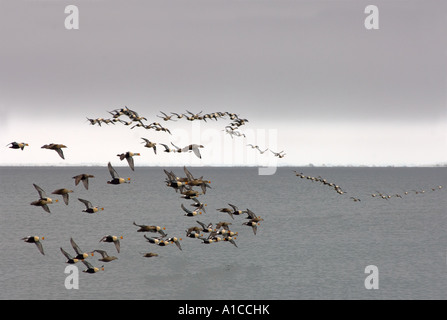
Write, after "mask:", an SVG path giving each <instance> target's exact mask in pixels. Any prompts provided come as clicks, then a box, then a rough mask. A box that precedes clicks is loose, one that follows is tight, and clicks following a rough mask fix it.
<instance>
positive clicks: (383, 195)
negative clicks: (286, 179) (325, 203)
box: [293, 170, 442, 202]
mask: <svg viewBox="0 0 447 320" xmlns="http://www.w3.org/2000/svg"><path fill="white" fill-rule="evenodd" d="M293 172H294V173H295V175H296V176H297V177H300V178H301V179H307V180H310V181H312V182H321V183H322V184H323V185H327V186H329V187H331V188H333V189H334V190H335V191H336V192H337V193H338V194H346V193H347V192H346V191H343V190H342V189H341V187H340V186H338V185H337V184H335V183H333V182H329V181H327V180H326V179H323V178H322V177H321V176H318V177H314V176H307V175H304V174H303V173H302V172H297V171H296V170H293ZM430 189H431V190H432V191H436V190H441V189H442V186H436V187H432V188H430ZM412 192H414V193H415V194H423V193H425V190H424V189H422V190H411V191H404V192H403V195H404V196H405V195H408V194H410V193H412ZM371 196H372V197H373V198H379V199H385V200H389V199H391V198H402V195H401V194H399V193H395V194H391V195H390V194H386V193H383V192H379V191H376V192H375V193H372V194H371ZM349 199H351V200H353V201H354V202H360V201H361V199H360V198H358V197H354V196H351V197H349Z"/></svg>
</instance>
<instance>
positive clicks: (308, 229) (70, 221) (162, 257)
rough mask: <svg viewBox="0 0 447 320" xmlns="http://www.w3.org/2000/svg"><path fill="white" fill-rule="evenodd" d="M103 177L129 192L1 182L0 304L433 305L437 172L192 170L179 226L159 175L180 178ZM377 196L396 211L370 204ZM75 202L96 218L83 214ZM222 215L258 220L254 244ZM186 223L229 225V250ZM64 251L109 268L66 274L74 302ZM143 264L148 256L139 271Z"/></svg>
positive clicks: (175, 205)
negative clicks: (89, 207)
mask: <svg viewBox="0 0 447 320" xmlns="http://www.w3.org/2000/svg"><path fill="white" fill-rule="evenodd" d="M115 169H116V170H117V171H118V173H119V175H120V176H122V177H130V178H131V183H130V184H123V185H108V184H107V183H106V181H107V180H109V179H110V175H109V172H108V170H107V167H2V168H0V177H1V192H0V199H1V201H0V217H1V221H0V231H1V232H0V234H1V241H0V249H1V252H2V256H1V260H0V288H1V289H0V298H1V299H89V300H91V299H166V300H177V299H187V300H201V299H215V300H220V299H240V300H245V299H256V300H266V299H269V300H270V299H274V300H276V299H278V300H279V299H285V300H289V299H293V300H301V299H445V298H446V292H447V291H446V290H445V288H446V287H447V212H446V208H447V200H446V192H447V176H446V170H447V169H446V168H338V167H337V168H318V167H303V168H278V170H277V172H276V173H275V174H274V175H270V176H262V175H258V169H257V168H209V167H208V168H205V167H192V168H189V170H190V171H191V173H192V174H193V175H194V176H195V177H200V176H203V177H204V178H205V179H208V180H210V181H211V183H210V185H211V187H212V188H211V189H208V190H207V192H206V194H204V195H201V196H200V197H199V199H200V200H201V201H202V202H205V203H206V204H207V206H206V212H205V213H202V214H201V215H199V216H196V217H187V216H184V212H183V211H182V209H181V208H180V205H181V204H182V203H183V204H185V206H186V207H189V208H192V207H190V204H191V203H192V201H191V200H186V199H182V198H181V197H180V194H179V193H176V192H175V190H174V189H172V188H169V187H167V186H166V184H165V182H164V180H165V177H166V175H165V174H164V172H163V169H167V170H173V171H174V173H176V175H177V176H184V173H183V168H179V167H176V168H159V167H136V168H135V171H134V172H133V171H131V170H130V168H129V167H126V166H123V167H116V168H115ZM294 170H296V171H298V172H302V173H303V174H304V175H309V176H315V177H318V176H321V177H322V178H325V179H327V180H328V181H329V182H333V183H335V184H337V185H339V186H340V187H341V188H342V190H344V191H346V193H345V194H343V195H340V194H338V193H337V192H335V190H334V189H333V188H331V187H329V186H326V185H323V184H322V183H320V182H313V181H311V180H308V179H301V178H299V177H297V176H296V175H295V173H294V172H293V171H294ZM80 173H90V174H93V175H94V176H95V178H93V179H91V180H90V187H89V190H86V189H84V187H83V185H82V184H79V185H78V186H75V185H74V180H73V179H72V177H73V176H75V175H77V174H80ZM33 183H35V184H37V185H39V186H40V187H42V188H43V189H44V190H45V191H46V192H47V194H48V195H50V194H51V192H52V191H53V190H55V189H58V188H69V189H72V190H73V191H74V192H73V193H71V194H70V202H69V204H68V205H65V204H64V202H63V201H62V197H61V196H58V195H52V196H53V198H56V199H59V201H58V202H57V203H54V204H51V205H49V206H50V210H51V214H49V213H46V212H45V211H44V210H43V209H42V208H39V207H34V206H31V205H30V203H31V202H32V201H34V200H36V199H37V198H38V194H37V192H36V190H35V189H34V187H33V185H32V184H33ZM438 186H444V188H442V189H439V188H438ZM432 188H434V189H435V190H434V191H433V190H432ZM422 190H424V191H425V192H418V193H416V192H415V191H422ZM405 191H408V192H409V193H408V194H407V195H405V194H404V192H405ZM377 192H381V193H384V194H389V195H395V194H400V195H402V198H399V197H392V198H390V199H388V200H385V199H382V198H380V197H372V196H371V194H373V193H377ZM50 197H51V195H50ZM350 197H356V198H359V199H361V201H353V200H352V199H351V198H350ZM77 198H82V199H87V200H90V201H91V202H92V203H93V205H98V206H100V207H104V208H105V209H104V211H101V212H100V213H97V214H87V213H84V212H82V210H83V209H84V208H85V207H84V205H83V204H82V203H81V202H79V201H78V200H77ZM228 203H232V204H235V205H236V206H238V207H239V209H242V210H244V209H246V208H249V209H251V210H252V211H254V212H255V213H256V214H257V215H259V216H261V217H262V218H264V221H262V222H261V223H260V225H259V226H258V232H257V234H256V235H255V234H254V233H253V232H252V230H251V228H250V227H247V226H244V225H242V223H243V222H244V221H247V220H246V219H245V215H244V216H235V217H234V219H232V218H231V217H230V216H229V215H228V214H226V213H221V212H218V211H217V210H216V209H217V208H222V207H228ZM196 220H199V221H202V222H204V223H206V224H208V223H210V222H212V223H217V222H219V221H227V222H231V223H232V225H231V230H232V231H234V232H238V236H237V238H236V243H237V245H238V247H235V246H233V245H232V244H230V243H228V242H219V243H214V244H203V243H202V241H201V240H199V239H190V238H186V237H185V230H186V229H187V228H189V227H192V226H196V225H197V226H198V224H197V223H196ZM134 221H135V222H136V223H137V224H146V225H159V226H163V227H165V228H166V233H167V234H168V236H176V237H181V238H182V241H181V246H182V249H183V250H179V249H178V248H177V247H176V246H175V245H170V246H166V247H159V246H157V245H154V244H151V243H149V242H147V241H146V240H145V239H144V237H143V233H140V232H137V229H138V227H136V226H134V225H133V222H134ZM108 234H112V235H117V236H122V237H123V239H122V240H120V242H121V252H120V253H117V251H116V249H115V247H114V245H113V244H112V243H104V242H99V240H100V239H101V238H102V237H103V236H104V235H108ZM144 234H146V235H147V236H155V234H152V233H144ZM29 235H38V236H40V237H42V236H43V237H45V240H42V244H43V247H44V250H45V255H41V254H40V253H39V251H38V250H37V248H36V246H35V245H34V244H28V243H25V242H23V241H22V240H21V238H23V237H25V236H29ZM70 237H73V239H74V240H75V241H76V242H77V244H78V245H79V246H80V247H81V249H82V250H84V251H91V250H94V249H102V250H106V251H107V252H108V253H109V254H110V255H115V256H117V257H118V259H117V260H115V261H112V262H109V263H103V262H101V261H98V258H99V257H98V256H99V254H95V256H93V257H89V258H88V261H90V262H91V263H92V264H93V265H94V266H96V267H101V266H102V265H104V271H100V272H98V273H95V274H87V273H83V272H81V271H82V270H84V269H85V266H84V265H83V264H82V263H78V264H76V265H75V266H77V267H78V269H79V288H78V289H67V288H66V287H65V281H66V278H67V276H69V274H67V273H65V268H66V266H67V264H66V263H65V261H66V258H65V257H64V256H63V255H62V253H61V252H60V250H59V248H60V247H63V248H64V249H65V250H66V251H68V252H70V253H72V254H73V253H74V251H73V249H72V247H71V245H70ZM145 252H156V253H158V254H159V256H158V257H152V258H145V257H143V256H142V255H143V253H145ZM370 265H374V266H376V267H377V269H378V278H377V279H378V284H379V287H378V289H367V288H366V287H365V279H366V278H367V277H368V276H369V274H367V273H365V268H366V267H367V266H370Z"/></svg>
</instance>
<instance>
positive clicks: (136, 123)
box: [87, 106, 286, 159]
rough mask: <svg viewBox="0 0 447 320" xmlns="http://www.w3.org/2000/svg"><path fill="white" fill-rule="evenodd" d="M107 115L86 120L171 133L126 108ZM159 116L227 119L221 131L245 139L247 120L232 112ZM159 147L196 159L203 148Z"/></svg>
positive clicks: (164, 116) (151, 144)
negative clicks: (124, 117)
mask: <svg viewBox="0 0 447 320" xmlns="http://www.w3.org/2000/svg"><path fill="white" fill-rule="evenodd" d="M109 113H110V114H111V115H112V118H94V119H93V118H87V120H88V121H89V122H90V124H91V125H99V126H101V124H102V123H104V124H115V123H121V124H124V125H126V126H130V128H131V129H133V128H136V127H142V128H144V129H148V130H149V129H153V130H156V131H164V132H168V133H169V134H172V133H171V131H170V130H169V129H168V128H166V127H164V126H163V125H161V124H160V123H159V122H155V121H154V122H151V123H149V124H147V123H145V122H146V121H148V120H147V118H146V117H143V116H140V115H139V114H138V113H137V112H136V111H134V110H131V109H129V108H128V107H127V106H126V107H124V108H120V109H115V110H112V111H109ZM160 113H161V115H157V117H159V118H161V119H163V121H165V122H166V121H178V120H179V119H186V120H188V121H205V122H206V121H207V120H215V121H218V120H219V119H225V117H229V119H230V120H231V122H230V124H229V125H227V126H225V129H224V130H223V131H225V133H227V134H229V135H230V136H231V138H233V137H234V136H237V137H246V136H245V134H244V133H242V132H241V131H240V127H241V126H243V125H245V124H246V123H247V122H249V121H248V119H244V118H239V116H238V115H237V114H235V113H232V112H228V111H225V112H212V113H206V114H203V115H202V111H200V112H199V113H193V112H191V111H188V110H186V113H175V112H171V113H170V115H168V114H166V113H165V112H163V111H160ZM122 116H126V117H127V119H126V120H123V119H121V117H122ZM141 139H143V140H144V141H143V142H142V143H145V147H147V148H153V149H154V153H155V154H156V153H157V143H156V142H153V141H150V140H149V139H147V138H141ZM158 144H159V145H161V146H163V148H164V152H168V153H171V152H172V153H181V152H189V151H193V152H194V154H195V155H196V156H197V157H198V158H200V159H201V158H202V156H201V154H200V151H199V149H200V148H204V146H203V145H199V144H190V145H188V146H185V147H178V146H176V145H174V144H173V143H172V142H171V145H172V146H173V147H174V149H172V148H171V147H170V146H169V145H167V144H164V143H158ZM247 146H250V147H251V148H253V149H258V150H259V152H260V154H264V153H265V152H266V151H267V150H269V149H268V148H266V149H265V150H261V149H260V147H259V146H254V145H252V144H248V145H247ZM270 151H271V152H272V154H273V155H274V156H276V157H278V158H283V157H284V156H285V155H286V154H285V153H284V151H280V152H275V151H273V150H270Z"/></svg>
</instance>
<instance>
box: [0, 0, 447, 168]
mask: <svg viewBox="0 0 447 320" xmlns="http://www.w3.org/2000/svg"><path fill="white" fill-rule="evenodd" d="M70 4H75V5H77V6H78V8H79V12H80V29H79V30H66V29H65V27H64V20H65V17H66V16H67V15H66V14H65V13H64V9H65V6H67V5H70ZM369 4H374V5H376V6H377V7H378V8H379V30H366V28H365V27H364V20H365V18H366V17H367V14H365V13H364V9H365V7H366V6H367V5H369ZM446 15H447V4H446V2H445V1H373V2H371V1H368V2H366V1H281V0H279V1H271V0H270V1H255V0H252V1H251V0H245V1H243V0H240V1H231V0H225V1H218V0H215V1H214V0H207V1H205V0H203V1H198V0H191V1H80V0H77V1H51V0H46V1H39V0H34V1H12V0H2V1H1V2H0V41H1V50H0V70H1V72H0V108H1V111H2V117H1V120H0V128H1V129H0V138H1V141H3V144H4V145H6V144H7V143H9V142H12V141H19V140H20V141H25V142H28V143H29V144H30V147H29V148H27V149H25V151H23V152H22V151H20V150H11V149H9V148H6V147H4V148H1V149H0V165H2V164H8V165H9V164H25V163H32V164H76V163H83V164H84V163H93V164H101V165H105V164H106V163H107V162H108V161H109V160H110V161H112V162H116V161H117V160H118V159H117V157H116V154H117V153H121V152H125V151H135V152H137V151H141V152H144V154H143V157H141V159H139V160H140V163H144V164H145V165H150V164H158V165H160V164H165V163H168V164H183V163H184V162H185V161H191V163H192V164H197V165H210V164H229V165H231V164H253V163H255V164H256V163H259V162H263V161H267V160H266V159H267V158H268V157H270V158H271V156H270V155H269V156H268V157H267V155H265V157H261V156H252V155H251V154H250V153H249V152H250V151H251V150H247V149H246V148H245V149H244V150H245V151H244V153H243V155H241V153H240V150H239V149H238V148H240V147H241V145H242V144H243V143H242V142H241V141H239V140H238V141H236V140H237V139H231V138H230V137H229V136H228V135H225V134H224V132H221V131H220V130H222V129H223V128H224V126H225V125H227V124H228V123H229V122H230V121H229V120H221V121H219V122H217V123H212V124H210V123H201V124H200V126H198V125H194V126H191V123H189V122H187V121H179V122H176V123H170V122H166V123H164V122H162V124H163V125H165V126H167V127H168V128H170V129H171V131H172V130H174V132H173V133H175V134H173V135H172V136H169V135H168V134H166V133H154V132H153V131H152V130H149V131H148V130H144V129H141V128H135V129H133V130H130V129H129V128H128V127H122V126H118V125H117V126H114V127H111V126H109V127H101V128H99V127H93V126H90V125H89V124H88V122H86V117H89V118H96V117H104V118H105V117H108V116H109V114H108V113H107V111H110V110H112V109H116V108H120V107H122V106H124V105H127V106H128V107H130V108H132V109H134V110H135V111H137V112H139V113H140V114H141V115H144V116H146V117H147V118H148V120H149V121H151V122H152V121H159V122H160V120H161V119H160V118H157V117H156V115H157V114H159V111H165V112H166V113H169V112H171V111H172V112H179V113H181V112H185V110H190V111H193V112H199V111H202V110H203V112H204V113H207V112H214V111H230V112H235V113H238V114H239V115H240V116H241V117H243V118H247V119H249V123H248V124H247V125H246V126H245V127H244V129H245V130H247V135H248V137H247V138H246V140H245V142H246V143H253V144H259V145H260V146H261V147H263V146H265V147H271V148H272V149H274V150H275V151H280V150H284V151H285V152H286V154H287V155H286V157H285V158H283V159H280V160H279V161H278V163H280V164H288V165H302V164H308V163H314V164H338V165H340V164H367V165H387V164H395V165H402V164H404V165H419V164H434V163H447V148H446V147H447V130H446V128H447V106H446V102H447V99H446V92H447V81H446V74H447V66H446V64H447V62H446V61H447V59H446V58H447V45H446V40H445V39H446V37H445V35H446V32H445V21H446ZM268 130H270V131H268ZM269 132H270V139H267V138H266V137H269ZM140 137H147V138H149V139H151V140H154V141H156V142H162V143H169V142H171V141H175V142H177V143H178V144H182V143H184V144H189V143H197V142H198V141H197V140H203V141H202V142H203V144H205V142H208V145H206V146H205V148H204V149H203V152H202V154H203V160H201V161H200V160H198V159H194V156H191V157H189V156H188V157H186V155H173V154H159V155H157V156H155V155H153V153H151V152H152V151H151V150H144V148H143V147H142V144H141V143H140V142H141V139H140ZM193 139H195V141H193ZM270 140H271V141H270ZM50 142H55V143H64V144H66V145H67V147H68V148H67V149H66V150H64V151H65V154H66V160H65V161H64V160H62V159H60V158H58V156H57V154H56V153H55V152H53V151H49V150H43V149H40V147H41V146H42V145H44V144H46V143H50ZM175 142H174V143H175ZM232 144H235V145H232ZM238 144H240V145H238ZM228 148H230V149H231V148H232V150H233V152H234V154H230V155H228V154H229V151H228V150H227V149H228ZM130 149H132V150H130ZM218 149H219V150H218ZM222 150H223V151H222ZM173 156H180V157H177V158H175V157H173ZM183 156H185V157H183ZM270 158H269V159H270ZM270 160H271V159H270ZM270 160H268V161H270ZM118 162H119V161H118Z"/></svg>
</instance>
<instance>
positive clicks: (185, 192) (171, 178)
mask: <svg viewBox="0 0 447 320" xmlns="http://www.w3.org/2000/svg"><path fill="white" fill-rule="evenodd" d="M110 113H111V114H112V116H113V117H112V119H103V118H97V119H89V118H88V120H89V121H90V123H91V124H92V125H94V124H98V125H99V126H101V124H102V123H105V124H110V123H113V124H115V123H123V124H125V125H133V126H132V127H131V129H133V128H134V127H144V128H145V129H154V130H157V131H166V132H168V133H170V131H169V129H167V128H165V127H163V126H161V125H160V124H159V123H155V122H154V123H151V124H145V123H144V122H143V121H147V119H146V118H145V117H141V116H139V115H138V113H137V112H135V111H133V110H130V109H129V108H127V107H125V108H121V109H115V110H113V111H112V112H110ZM123 115H126V116H127V117H128V118H129V120H130V121H124V120H122V119H120V117H121V116H123ZM225 116H229V117H230V119H231V120H232V121H233V122H232V123H231V124H230V125H229V126H227V127H226V130H227V132H231V133H230V135H231V136H232V137H233V135H238V134H237V133H236V132H238V131H237V128H239V127H240V126H242V125H244V124H245V123H246V122H248V120H247V119H241V118H239V117H238V116H237V115H236V114H234V113H229V112H224V113H222V112H216V113H209V114H204V115H201V112H200V113H198V114H193V113H191V112H189V111H187V114H177V113H171V115H169V116H168V115H167V114H166V113H163V112H162V116H159V117H160V118H162V119H163V120H164V121H176V120H175V119H182V118H185V119H187V120H189V121H194V120H204V121H206V120H207V119H210V120H211V119H213V120H216V121H217V120H218V119H220V118H223V117H225ZM173 117H175V119H173ZM228 130H230V131H228ZM142 139H143V142H142V143H144V144H145V145H144V147H147V148H153V150H154V153H155V154H157V147H156V146H157V143H155V142H151V141H150V140H149V139H146V138H142ZM171 144H172V143H171ZM160 145H162V146H163V147H164V152H177V153H180V152H190V151H192V152H194V153H195V155H196V156H197V157H199V158H201V154H200V152H199V148H203V146H202V145H197V144H191V145H189V146H186V147H184V148H179V147H177V146H175V145H174V144H172V146H173V147H174V149H171V148H169V146H168V145H166V144H162V143H160ZM7 146H9V147H10V148H11V149H21V150H24V148H25V147H27V146H29V145H28V143H25V142H21V143H19V142H11V143H9V144H8V145H7ZM250 146H251V147H252V148H256V149H258V150H259V151H260V152H261V153H264V152H265V151H267V150H268V149H266V150H264V151H262V150H260V149H259V147H258V146H253V145H250ZM41 148H43V149H49V150H54V151H56V152H57V153H58V155H59V156H60V157H61V158H62V159H65V157H64V154H63V151H62V149H63V148H66V146H65V145H64V144H55V143H51V144H45V145H44V146H42V147H41ZM272 152H273V151H272ZM273 153H274V154H275V155H277V156H279V157H283V156H284V154H283V151H282V152H280V153H275V152H273ZM139 155H140V153H137V152H130V151H129V152H125V153H120V154H117V156H118V157H119V159H120V160H121V161H122V160H124V159H126V160H127V162H128V165H129V167H130V169H131V170H132V171H135V163H134V159H133V157H134V156H139ZM107 167H108V171H109V173H110V175H111V179H110V180H108V181H107V184H112V185H120V184H125V183H130V178H123V177H121V176H120V175H118V173H117V171H116V170H115V169H114V168H113V166H112V165H111V162H110V161H109V162H108V165H107ZM183 169H184V172H185V175H186V176H185V177H178V176H176V175H175V174H174V173H173V172H172V171H167V170H164V172H165V174H166V180H165V182H166V186H167V187H170V188H173V189H174V190H175V191H176V192H180V194H181V198H183V199H186V200H192V203H191V204H190V206H192V207H194V209H189V208H187V207H186V206H185V204H184V203H181V204H180V208H181V209H182V211H183V212H184V216H186V217H196V216H198V215H201V214H202V211H203V212H204V213H205V212H206V211H205V206H206V204H204V203H203V202H201V201H200V200H199V196H200V195H203V194H206V191H207V189H209V188H211V186H210V181H207V180H204V179H203V177H200V178H195V177H194V176H193V175H192V174H191V172H190V171H189V170H188V169H187V168H186V167H184V168H183ZM90 178H95V177H94V176H93V175H91V174H87V173H82V174H79V175H76V176H74V177H73V179H74V183H75V186H77V185H78V184H79V183H80V182H82V184H83V186H84V188H85V189H86V190H88V189H89V179H90ZM33 186H34V188H35V189H36V191H37V193H38V199H37V200H35V201H33V202H31V203H30V204H31V205H33V206H38V207H42V209H43V210H44V211H45V212H47V213H51V211H50V207H49V205H51V204H53V203H55V202H58V199H52V198H50V197H49V196H48V195H47V193H46V192H45V190H43V189H42V188H41V187H40V186H38V185H37V184H35V183H33ZM196 187H198V188H200V189H201V192H199V191H197V190H195V189H194V188H196ZM73 192H74V190H72V189H68V188H61V189H57V190H54V191H53V192H52V193H51V194H54V195H61V196H62V199H63V201H64V203H65V204H66V205H69V194H70V193H73ZM78 201H80V202H81V203H83V204H84V206H85V209H84V210H82V212H85V213H89V214H95V213H98V212H100V211H102V210H104V208H102V207H99V206H94V205H93V204H92V203H91V202H90V201H89V200H86V199H81V198H78ZM228 205H229V207H230V208H219V209H217V211H219V212H223V213H227V214H228V215H229V216H230V217H231V218H232V219H233V220H235V216H241V215H246V216H245V219H246V220H244V221H245V222H243V223H241V225H244V226H247V227H250V228H251V229H252V230H253V234H254V235H256V233H257V230H258V226H259V225H260V222H261V221H263V220H264V219H262V218H261V217H258V216H257V215H256V214H255V213H254V212H253V211H252V210H250V209H248V208H247V209H246V210H239V209H238V207H237V206H236V205H234V204H228ZM196 223H197V225H194V226H187V227H186V228H185V233H186V237H188V238H195V239H199V240H201V241H202V243H204V244H211V243H216V242H220V241H222V242H229V243H231V244H232V245H234V246H235V247H237V244H236V242H235V240H236V236H237V235H238V232H233V231H231V230H230V226H231V225H232V223H231V222H226V221H219V222H217V223H215V224H214V225H213V223H208V224H205V223H203V222H201V221H199V220H196ZM133 225H135V226H137V227H139V229H138V230H137V232H152V233H158V236H152V237H149V236H146V235H144V238H145V239H146V241H147V242H149V243H151V244H155V245H158V246H168V245H170V244H175V245H176V246H177V247H178V248H179V249H180V250H182V246H181V244H180V241H181V240H182V238H181V237H178V236H169V237H168V234H167V233H166V232H165V231H164V230H166V228H165V227H160V226H155V225H144V224H137V223H136V222H135V221H134V222H133ZM204 234H206V236H205V235H204ZM44 239H45V237H39V236H26V237H23V238H22V239H21V240H23V241H24V242H27V243H34V244H35V245H36V246H37V248H38V250H39V251H40V253H41V254H43V255H45V252H44V248H43V245H42V242H41V240H44ZM120 239H123V237H122V236H115V235H105V236H103V237H102V238H101V239H100V242H110V243H114V244H115V247H116V250H117V252H118V253H119V252H120ZM70 244H71V246H72V248H73V250H74V254H73V255H72V254H70V253H69V252H68V251H66V250H65V249H64V248H62V247H60V251H61V253H62V254H63V255H64V256H65V257H66V259H67V260H66V263H69V264H74V263H77V262H83V263H84V264H85V266H86V267H87V269H85V270H83V271H84V272H86V273H96V272H98V271H100V270H104V266H102V267H101V268H98V267H94V266H93V265H92V264H91V263H90V262H89V261H88V260H86V259H87V258H88V257H90V256H93V255H94V253H95V252H97V253H99V254H100V255H101V257H102V258H101V259H99V260H100V261H103V262H110V261H113V260H116V259H118V258H117V257H116V256H112V255H109V254H108V253H107V252H106V251H105V250H99V249H95V250H92V251H83V250H81V249H80V248H79V246H78V245H77V244H76V242H75V241H74V239H73V238H70ZM143 256H144V257H154V256H158V254H157V253H154V252H148V253H144V255H143Z"/></svg>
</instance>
